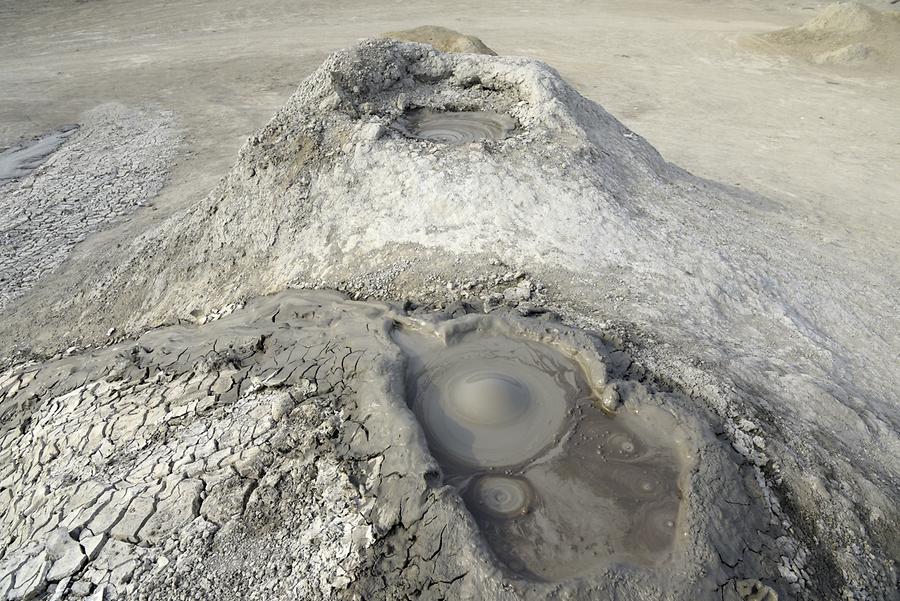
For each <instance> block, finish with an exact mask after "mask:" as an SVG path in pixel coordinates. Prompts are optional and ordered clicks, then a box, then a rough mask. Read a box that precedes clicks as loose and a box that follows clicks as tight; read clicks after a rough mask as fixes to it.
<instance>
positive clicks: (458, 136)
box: [394, 108, 516, 145]
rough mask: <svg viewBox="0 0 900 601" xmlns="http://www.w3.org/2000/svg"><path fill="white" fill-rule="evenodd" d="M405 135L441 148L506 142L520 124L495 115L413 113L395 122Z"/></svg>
mask: <svg viewBox="0 0 900 601" xmlns="http://www.w3.org/2000/svg"><path fill="white" fill-rule="evenodd" d="M394 127H395V129H397V130H398V131H400V132H401V133H402V134H404V135H406V136H408V137H411V138H418V139H421V140H428V141H430V142H437V143H440V144H451V145H456V144H468V143H469V142H477V141H478V140H503V139H505V138H506V137H508V136H509V135H510V133H511V132H512V131H513V130H514V129H515V128H516V121H515V119H513V118H512V117H510V116H508V115H504V114H502V113H496V112H494V111H488V110H485V111H435V110H433V109H428V108H417V109H412V110H409V111H407V112H406V113H404V114H403V115H402V116H401V117H400V118H398V119H397V120H396V121H395V122H394Z"/></svg>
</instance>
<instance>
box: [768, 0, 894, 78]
mask: <svg viewBox="0 0 900 601" xmlns="http://www.w3.org/2000/svg"><path fill="white" fill-rule="evenodd" d="M751 44H752V45H754V46H755V47H757V48H759V49H761V50H763V51H765V52H770V53H778V54H785V55H789V56H797V57H799V58H802V59H804V60H807V61H810V62H813V63H817V64H820V65H831V66H838V67H840V66H846V67H854V66H855V67H865V66H873V67H874V66H888V67H900V13H895V12H881V11H879V10H877V9H874V8H872V7H869V6H866V5H865V4H860V3H857V2H837V3H834V4H829V5H828V6H826V7H825V8H824V9H822V12H821V13H819V14H818V15H816V16H815V17H814V18H813V19H811V20H810V21H808V22H806V23H804V24H802V25H798V26H797V27H789V28H787V29H782V30H779V31H774V32H770V33H764V34H760V35H758V36H756V37H755V40H753V41H751Z"/></svg>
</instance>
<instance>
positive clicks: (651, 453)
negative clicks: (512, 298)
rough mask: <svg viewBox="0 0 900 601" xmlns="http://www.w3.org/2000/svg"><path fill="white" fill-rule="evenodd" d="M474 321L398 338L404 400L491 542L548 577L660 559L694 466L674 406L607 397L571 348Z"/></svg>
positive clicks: (513, 565)
mask: <svg viewBox="0 0 900 601" xmlns="http://www.w3.org/2000/svg"><path fill="white" fill-rule="evenodd" d="M468 321H469V322H471V321H472V320H468ZM443 327H444V328H445V329H452V328H453V327H454V324H453V322H449V323H446V324H443ZM470 327H473V328H474V329H473V330H472V331H469V332H466V333H465V334H463V335H461V336H446V337H437V338H436V337H434V336H429V335H428V334H427V333H422V332H420V333H415V332H414V331H412V330H409V329H403V328H400V329H398V330H396V331H395V332H394V339H395V340H396V341H397V342H398V343H399V344H400V345H401V347H402V348H403V349H404V350H405V351H406V353H407V355H408V357H409V361H410V367H409V372H408V374H409V375H408V378H409V381H408V387H407V401H408V403H409V405H410V407H411V409H412V410H413V412H414V413H415V414H416V417H417V418H418V420H419V422H420V423H421V425H422V428H423V429H424V431H425V434H426V437H427V438H428V442H429V446H430V448H431V451H432V453H433V454H434V456H435V457H436V458H438V460H439V461H440V462H441V466H442V468H443V469H444V473H445V477H446V479H447V482H449V483H451V484H452V485H453V486H454V487H455V488H456V489H457V490H458V491H459V492H460V494H461V495H462V497H463V498H464V499H465V501H466V504H467V506H468V508H469V509H470V511H471V512H472V513H473V515H474V516H475V519H476V521H477V522H478V525H479V527H480V528H481V531H482V533H483V534H484V536H485V538H486V539H487V541H488V543H489V544H490V546H491V548H492V550H493V552H494V554H495V555H496V556H497V557H498V558H500V559H501V560H502V561H503V563H504V564H505V566H506V567H507V568H508V569H509V570H511V571H512V572H514V573H516V574H519V575H520V576H523V577H526V578H532V579H538V580H547V581H553V580H563V579H567V578H572V577H577V576H580V575H585V574H590V573H592V572H593V573H596V572H597V571H598V570H599V569H600V568H602V567H603V566H606V565H608V564H609V563H610V562H612V561H616V560H618V561H627V562H638V563H642V564H647V565H652V564H654V563H655V562H657V561H661V560H664V559H665V558H666V557H667V555H668V553H669V551H670V550H671V547H672V544H673V541H674V538H675V533H676V524H677V522H678V515H679V510H680V500H681V491H680V488H679V487H680V485H681V481H682V479H683V473H684V470H685V469H686V468H687V467H689V459H688V456H689V453H688V452H686V450H685V449H684V446H685V442H686V440H685V436H684V433H683V432H681V431H680V429H679V428H678V427H677V425H676V424H675V423H674V420H673V419H672V417H671V416H670V415H666V414H665V412H663V411H660V410H658V409H651V408H647V409H645V410H644V411H643V412H638V411H634V412H628V411H626V410H622V411H621V412H619V413H609V412H606V411H603V410H602V409H601V408H600V406H601V397H602V396H603V390H602V389H600V390H598V389H597V388H595V387H593V386H591V385H590V384H589V383H588V381H589V379H588V378H589V377H588V375H587V374H586V373H585V372H584V370H583V369H582V367H581V365H579V364H578V362H577V361H576V360H574V359H573V358H572V357H571V355H572V354H573V353H572V351H571V350H570V351H569V353H568V354H569V356H566V354H565V349H562V352H561V349H557V348H553V347H551V346H548V345H546V344H543V343H538V342H534V341H529V340H527V339H525V338H522V337H518V336H505V335H503V334H502V332H500V331H491V330H492V328H493V327H494V325H493V323H492V320H491V319H490V318H482V319H479V320H478V324H477V325H476V324H473V323H470ZM594 375H595V377H596V374H594Z"/></svg>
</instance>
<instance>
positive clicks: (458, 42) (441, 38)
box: [381, 25, 497, 56]
mask: <svg viewBox="0 0 900 601" xmlns="http://www.w3.org/2000/svg"><path fill="white" fill-rule="evenodd" d="M381 37H383V38H390V39H394V40H400V41H401V42H418V43H420V44H430V45H431V46H434V47H435V48H437V49H438V50H440V51H441V52H456V53H459V54H487V55H489V56H497V53H496V52H494V51H493V50H491V49H490V48H488V47H487V46H486V45H485V43H484V42H482V41H481V40H480V39H478V38H476V37H475V36H473V35H465V34H462V33H459V32H458V31H453V30H452V29H447V28H446V27H438V26H436V25H423V26H421V27H416V28H413V29H404V30H403V31H389V32H387V33H384V34H382V35H381Z"/></svg>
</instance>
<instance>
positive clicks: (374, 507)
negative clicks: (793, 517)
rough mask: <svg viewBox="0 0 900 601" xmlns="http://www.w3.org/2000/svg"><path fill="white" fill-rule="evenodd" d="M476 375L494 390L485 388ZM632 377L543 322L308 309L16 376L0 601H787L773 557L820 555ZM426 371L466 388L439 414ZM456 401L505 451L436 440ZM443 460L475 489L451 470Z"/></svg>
mask: <svg viewBox="0 0 900 601" xmlns="http://www.w3.org/2000/svg"><path fill="white" fill-rule="evenodd" d="M398 342H399V345H398ZM451 356H452V357H456V359H453V360H450V359H449V357H451ZM476 359H478V360H479V363H480V368H481V369H482V370H484V369H490V370H491V373H492V374H493V375H492V376H491V377H492V378H494V381H493V384H494V385H493V386H492V385H485V384H484V382H482V384H481V385H480V386H478V387H476V389H474V390H473V389H472V388H471V385H472V384H471V377H472V373H473V372H472V367H473V365H472V363H473V361H474V360H476ZM435 361H437V363H435ZM548 361H549V363H546V362H548ZM545 363H546V364H545ZM628 363H629V361H628V359H627V355H626V354H625V353H624V352H623V351H621V350H620V349H617V348H616V347H615V346H611V345H609V344H607V343H603V342H602V341H601V340H599V339H597V338H595V337H590V336H587V335H585V334H584V333H581V332H579V331H576V330H572V329H569V328H566V327H563V326H562V325H560V324H559V323H558V322H554V321H548V320H546V319H537V318H530V319H525V318H522V317H520V316H517V315H513V314H509V313H504V312H500V313H495V314H493V315H489V316H488V315H484V314H481V313H477V314H465V312H464V311H463V312H457V314H456V316H455V317H454V316H451V315H449V314H447V313H439V312H438V313H431V312H427V313H416V314H413V315H410V314H409V313H407V312H405V311H402V310H401V309H399V308H395V307H391V306H388V305H383V304H376V303H361V302H351V301H348V300H347V299H346V298H344V297H342V296H340V295H337V294H332V293H325V292H297V291H292V292H285V293H282V294H279V295H276V296H274V297H269V298H262V299H258V300H256V301H253V302H251V303H248V304H247V306H245V307H229V308H228V310H227V311H225V312H224V313H223V314H222V315H221V316H217V318H216V319H214V320H212V321H211V322H210V323H207V324H205V325H202V326H193V325H191V326H171V327H166V328H160V329H157V330H153V331H151V332H149V333H147V334H145V335H144V336H142V337H141V338H139V339H137V340H134V341H127V340H125V341H120V342H117V343H115V344H113V345H110V346H107V347H105V348H97V349H90V350H86V351H83V352H80V353H70V354H66V355H64V356H59V357H57V358H54V359H51V360H49V361H45V362H42V363H30V364H27V365H22V366H19V367H16V368H12V369H9V370H6V371H5V372H2V373H0V408H2V411H3V430H2V436H0V459H2V465H3V472H2V474H0V475H2V481H0V498H2V500H3V503H4V506H6V507H7V508H8V510H7V511H5V512H4V513H3V514H2V516H0V542H2V551H0V597H2V598H4V599H29V598H35V597H41V598H46V597H51V596H52V598H54V599H76V598H81V597H85V596H88V595H91V598H92V599H94V598H96V599H99V598H104V599H123V598H124V599H136V598H143V599H180V598H195V594H196V592H197V591H202V598H204V599H236V598H241V599H331V598H354V596H356V595H358V596H361V597H362V598H366V599H401V598H416V599H444V598H446V599H460V598H471V599H510V600H511V599H546V598H549V597H551V596H564V597H565V596H569V597H571V598H588V597H589V598H595V597H597V596H606V595H608V596H610V597H611V598H646V599H649V598H656V597H657V596H658V595H659V593H660V591H664V594H665V596H667V597H669V598H685V599H689V598H691V599H692V598H696V597H697V595H699V596H701V597H704V598H707V597H712V596H716V597H721V598H728V599H735V600H737V599H750V598H752V597H750V596H746V595H742V593H741V591H744V590H745V589H747V590H749V589H751V588H753V587H755V588H756V589H758V590H761V591H763V592H764V593H765V592H770V593H771V594H774V592H775V591H777V590H781V591H786V590H789V588H790V583H789V582H788V581H786V580H784V579H783V577H781V576H780V574H779V568H780V565H781V561H782V560H781V555H782V554H785V553H789V554H790V555H791V557H792V558H793V560H792V561H796V562H799V563H802V562H803V558H805V557H806V556H807V555H808V554H809V551H808V549H806V548H804V547H803V546H802V544H799V543H798V542H797V541H795V540H794V539H793V538H792V537H791V534H790V532H789V529H788V528H786V527H785V525H784V520H785V517H784V516H783V515H781V514H780V511H779V510H778V508H777V506H776V505H773V504H772V492H771V491H770V490H769V489H768V488H767V487H766V485H765V484H764V483H763V481H762V479H761V477H760V473H759V468H758V467H756V466H754V465H752V464H750V463H747V462H746V459H745V458H744V457H742V456H741V455H740V454H738V453H737V452H735V451H734V450H733V449H732V448H731V446H730V445H729V444H728V443H727V442H726V441H724V440H720V439H719V438H717V437H716V436H715V434H714V433H713V430H712V428H713V427H718V426H714V424H718V420H717V419H715V418H713V416H711V414H708V413H707V412H705V411H703V410H701V409H698V408H696V407H692V406H691V403H689V402H687V398H686V397H685V396H684V395H682V394H679V393H676V392H674V391H670V390H664V389H662V388H660V387H659V386H657V385H655V384H652V383H651V382H650V381H648V379H647V378H646V374H644V377H643V378H642V380H643V381H644V383H642V382H641V381H638V379H636V378H635V377H634V376H635V374H633V373H631V372H630V371H629V370H628V368H627V365H628ZM535 365H542V366H543V367H545V368H547V369H548V370H550V371H547V372H545V373H544V374H543V375H538V376H535V374H533V373H532V370H533V369H534V368H535ZM434 368H437V369H439V370H440V373H439V374H438V373H435V372H434V371H433V369H434ZM558 368H562V369H563V371H555V370H557V369H558ZM422 369H424V372H422V371H421V370H422ZM423 373H424V374H425V375H424V377H425V378H427V379H428V380H429V381H430V382H433V383H438V382H445V380H446V378H449V382H451V384H452V385H453V386H455V384H453V383H456V382H459V381H465V382H469V384H468V385H469V386H470V387H469V388H465V386H464V387H463V388H462V389H455V388H454V389H453V390H451V391H450V392H449V394H443V393H441V392H437V391H435V390H433V389H431V388H429V389H428V390H427V391H426V390H425V389H422V388H420V385H422V384H423V380H422V377H423ZM445 377H446V378H445ZM497 378H501V379H503V378H505V380H504V381H505V382H507V383H508V382H511V381H516V379H517V378H520V379H521V381H522V382H523V384H522V386H523V388H521V389H515V390H513V391H512V393H513V396H514V397H515V399H514V400H513V401H512V402H522V403H525V404H526V405H531V408H529V407H527V406H526V407H524V409H523V411H518V410H516V411H514V412H513V413H515V415H511V414H510V413H509V412H508V409H509V405H508V402H509V401H510V399H508V398H507V399H505V400H504V399H502V397H503V394H500V395H499V396H498V394H497V392H498V390H500V389H499V388H497V387H496V384H497V380H496V379H497ZM523 391H524V392H526V393H530V394H531V396H527V398H526V397H523V396H521V393H522V392H523ZM419 393H423V394H424V395H425V396H422V395H420V394H419ZM601 397H606V399H607V401H606V402H605V403H602V402H601ZM610 398H613V399H614V400H612V401H611V400H610ZM458 403H462V406H464V407H465V408H466V410H467V411H468V413H467V414H466V416H464V417H463V421H460V422H457V423H456V426H455V432H456V433H457V434H460V433H462V432H465V431H468V432H469V433H470V434H472V435H478V434H477V432H478V431H479V428H492V429H493V430H494V432H493V433H486V434H485V436H487V438H484V439H481V440H480V441H479V442H477V443H476V446H482V447H483V446H484V445H487V446H488V447H489V448H490V449H492V450H493V453H492V452H490V451H488V452H487V454H483V453H481V452H478V453H476V454H475V455H472V453H471V452H469V451H468V450H466V448H467V445H466V444H465V443H463V442H462V441H461V439H460V438H458V437H457V438H455V439H453V440H449V439H447V438H444V437H442V435H440V434H438V435H437V436H436V437H433V436H431V434H435V430H434V427H433V426H435V424H436V422H435V421H434V419H433V417H434V415H433V411H440V410H441V408H446V407H447V406H448V404H449V406H456V407H459V406H460V405H458ZM498 403H499V404H498ZM541 405H543V406H544V409H543V410H539V409H538V407H539V406H541ZM601 405H604V406H605V410H603V409H601V408H600V406H601ZM408 406H411V407H413V410H412V411H411V410H410V409H409V408H408ZM420 409H424V410H425V413H424V414H423V413H421V412H420ZM546 411H550V412H554V411H561V412H562V414H568V416H567V417H566V418H565V419H561V418H560V419H554V420H552V421H553V425H552V429H553V433H552V435H550V436H549V437H545V438H542V439H541V444H539V445H537V446H535V445H534V444H532V440H531V439H528V440H525V439H523V438H522V435H523V434H524V433H525V432H526V431H528V430H533V429H534V428H535V427H536V426H539V427H540V428H544V429H546V427H547V426H540V425H539V424H538V423H537V422H541V421H542V417H541V415H542V412H546ZM429 412H432V413H429ZM473 414H474V415H476V416H477V418H476V419H474V420H470V421H466V420H469V418H470V417H471V416H472V415H473ZM414 416H418V418H419V421H420V422H421V424H422V427H420V426H419V424H418V423H417V421H416V417H414ZM441 419H446V416H445V418H441ZM501 431H505V432H506V433H507V435H506V436H504V435H502V434H499V433H500V432H501ZM516 433H518V435H519V436H518V437H517V436H515V434H516ZM423 434H424V435H423ZM447 443H449V446H448V444H447ZM460 445H462V446H460ZM429 447H430V448H431V451H429ZM464 447H466V448H464ZM448 452H449V453H450V454H451V455H452V456H453V457H458V453H460V452H461V453H462V455H463V456H464V457H465V458H466V460H465V461H464V463H465V467H462V464H460V463H458V462H454V461H450V462H449V463H448V462H446V461H444V460H441V462H440V463H436V461H435V459H434V458H433V456H434V457H444V458H445V459H446V458H447V456H448V455H447V453H448ZM432 454H433V455H432ZM676 456H677V457H676ZM469 458H471V461H469ZM590 465H593V466H594V467H590ZM809 571H811V568H802V569H801V573H803V574H804V578H806V577H811V575H809V576H808V575H807V574H808V572H809ZM759 576H762V577H763V578H764V580H765V581H766V582H767V583H768V584H763V583H762V582H759V581H758V580H757V577H759Z"/></svg>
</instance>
